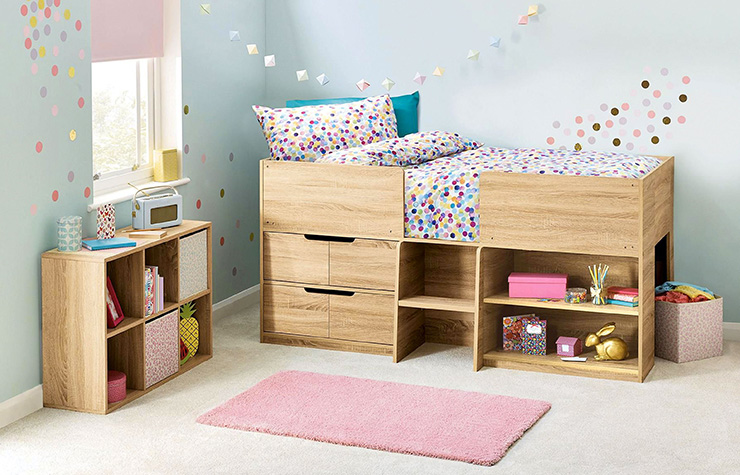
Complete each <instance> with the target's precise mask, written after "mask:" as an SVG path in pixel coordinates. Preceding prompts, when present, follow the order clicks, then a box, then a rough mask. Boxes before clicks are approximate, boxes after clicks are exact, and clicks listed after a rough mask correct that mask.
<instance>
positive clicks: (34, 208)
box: [31, 205, 39, 216]
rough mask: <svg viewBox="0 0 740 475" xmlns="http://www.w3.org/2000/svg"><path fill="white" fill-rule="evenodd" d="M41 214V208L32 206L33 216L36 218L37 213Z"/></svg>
mask: <svg viewBox="0 0 740 475" xmlns="http://www.w3.org/2000/svg"><path fill="white" fill-rule="evenodd" d="M38 212H39V207H38V206H36V205H31V216H36V213H38Z"/></svg>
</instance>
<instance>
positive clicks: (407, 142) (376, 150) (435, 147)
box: [316, 130, 483, 167]
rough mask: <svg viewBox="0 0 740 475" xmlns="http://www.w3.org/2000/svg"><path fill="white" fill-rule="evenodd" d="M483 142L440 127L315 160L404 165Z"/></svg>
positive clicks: (332, 153)
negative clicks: (441, 129) (443, 130)
mask: <svg viewBox="0 0 740 475" xmlns="http://www.w3.org/2000/svg"><path fill="white" fill-rule="evenodd" d="M481 145H483V144H482V143H479V142H476V141H474V140H470V139H468V138H465V137H462V136H460V135H458V134H453V133H450V132H442V131H438V130H437V131H432V132H419V133H415V134H410V135H407V136H405V137H399V138H396V139H392V140H386V141H383V142H377V143H374V144H371V145H368V146H366V147H358V148H350V149H346V150H339V151H336V152H331V153H328V154H326V155H324V156H323V157H320V158H317V159H316V162H319V163H336V164H351V165H376V166H400V167H405V166H409V165H420V164H422V163H425V162H428V161H430V160H434V159H436V158H440V157H445V156H448V155H454V154H456V153H460V152H465V151H467V150H472V149H476V148H479V147H480V146H481Z"/></svg>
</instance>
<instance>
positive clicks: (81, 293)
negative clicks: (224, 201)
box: [41, 221, 213, 414]
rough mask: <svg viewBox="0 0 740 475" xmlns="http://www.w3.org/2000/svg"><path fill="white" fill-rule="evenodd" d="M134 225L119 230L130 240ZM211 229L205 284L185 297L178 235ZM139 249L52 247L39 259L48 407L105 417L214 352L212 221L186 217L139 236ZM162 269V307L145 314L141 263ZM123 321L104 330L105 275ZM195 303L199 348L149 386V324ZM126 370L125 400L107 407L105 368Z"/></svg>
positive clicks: (143, 266) (45, 383)
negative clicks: (159, 233)
mask: <svg viewBox="0 0 740 475" xmlns="http://www.w3.org/2000/svg"><path fill="white" fill-rule="evenodd" d="M128 231H130V229H123V230H119V231H118V232H117V233H116V236H117V237H127V232H128ZM198 232H206V233H207V252H206V256H205V259H206V261H207V264H206V265H207V288H205V289H203V290H201V291H198V292H196V293H194V294H192V295H187V296H180V288H179V285H180V277H181V276H180V272H181V269H182V266H181V263H180V260H181V258H183V256H181V255H180V239H181V238H185V237H188V236H192V235H194V234H195V233H198ZM134 240H135V241H136V247H128V248H120V249H111V250H102V251H94V252H93V251H87V250H85V249H83V250H81V251H79V252H59V251H57V250H51V251H48V252H45V253H44V254H43V255H42V256H41V279H42V315H43V321H42V335H43V337H42V338H43V341H42V353H43V384H44V406H46V407H53V408H60V409H69V410H74V411H81V412H90V413H95V414H107V413H109V412H111V411H114V410H116V409H118V408H119V407H121V406H123V405H125V404H127V403H129V402H131V401H133V400H134V399H136V398H138V397H140V396H142V395H144V394H146V393H148V392H150V391H152V390H154V389H156V388H158V387H159V386H161V385H162V384H164V383H166V382H168V381H170V380H171V379H173V378H176V377H177V376H179V375H181V374H183V373H185V372H187V371H188V370H190V369H192V368H194V367H196V366H198V365H199V364H201V363H203V362H204V361H206V360H209V359H210V358H211V356H212V355H213V332H212V315H211V314H212V305H213V301H212V294H211V289H212V278H211V275H212V272H211V269H212V260H211V241H212V239H211V223H209V222H205V221H183V224H181V225H180V226H176V227H172V228H168V229H167V235H166V236H164V237H163V238H161V239H134ZM147 265H154V266H158V267H159V273H160V275H161V276H163V277H164V282H165V306H164V309H163V310H162V311H160V312H156V313H154V314H153V315H149V316H145V315H144V309H145V304H144V268H145V266H147ZM107 277H109V278H110V279H111V282H112V283H113V288H114V289H115V291H116V295H117V297H118V300H119V302H120V304H121V308H122V310H123V314H124V315H125V319H124V320H123V321H122V322H121V323H119V324H118V326H117V327H116V328H108V327H107V319H106V299H105V289H106V278H107ZM193 301H195V302H196V313H195V318H196V319H197V320H198V325H199V334H200V338H199V348H198V352H197V353H196V355H195V356H193V357H191V358H190V359H189V360H188V361H187V362H186V363H185V364H184V365H182V366H180V367H179V370H178V371H177V372H176V373H175V374H173V375H171V376H169V377H167V378H165V379H163V380H162V381H160V382H158V383H156V384H154V385H152V386H150V387H148V388H147V387H145V383H144V377H145V364H146V362H145V357H144V354H145V351H144V349H145V341H146V340H145V339H146V331H145V323H146V322H149V321H151V320H153V319H155V318H157V317H159V316H162V315H164V314H167V313H170V312H172V311H177V310H178V309H179V307H180V306H181V305H183V304H185V303H187V302H193ZM109 369H110V370H117V371H122V372H124V373H125V374H126V385H127V388H126V391H127V393H126V398H125V399H124V400H122V401H119V402H116V403H113V404H108V384H107V379H108V370H109Z"/></svg>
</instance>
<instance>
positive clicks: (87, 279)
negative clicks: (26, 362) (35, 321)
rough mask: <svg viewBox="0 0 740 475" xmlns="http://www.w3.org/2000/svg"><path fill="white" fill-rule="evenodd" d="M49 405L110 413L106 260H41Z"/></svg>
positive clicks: (47, 400) (44, 366) (46, 379)
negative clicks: (108, 399)
mask: <svg viewBox="0 0 740 475" xmlns="http://www.w3.org/2000/svg"><path fill="white" fill-rule="evenodd" d="M41 288H42V297H41V307H42V315H43V316H42V323H41V324H42V345H41V349H42V361H43V384H44V405H45V406H56V407H66V408H70V409H75V410H78V411H85V412H94V413H99V414H102V413H105V410H106V403H107V394H108V392H107V390H108V387H107V380H108V373H107V368H106V320H105V263H104V262H103V261H100V262H96V263H95V262H94V263H86V262H81V261H73V260H69V261H65V260H61V259H49V258H43V259H42V260H41Z"/></svg>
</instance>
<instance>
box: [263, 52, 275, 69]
mask: <svg viewBox="0 0 740 475" xmlns="http://www.w3.org/2000/svg"><path fill="white" fill-rule="evenodd" d="M274 66H275V55H274V54H270V55H267V56H265V67H266V68H272V67H274Z"/></svg>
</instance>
